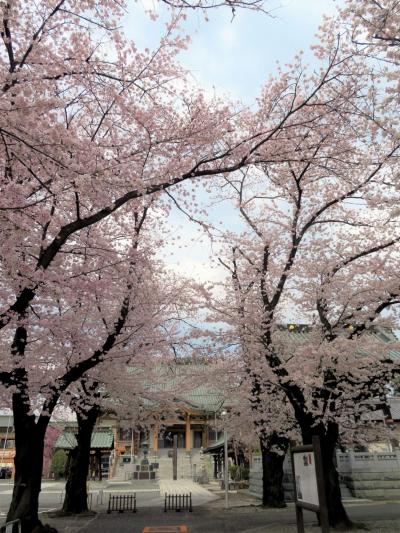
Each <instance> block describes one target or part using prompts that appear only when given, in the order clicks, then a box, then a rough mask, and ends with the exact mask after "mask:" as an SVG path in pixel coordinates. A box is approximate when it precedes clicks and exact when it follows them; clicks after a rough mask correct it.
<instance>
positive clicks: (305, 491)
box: [293, 451, 319, 506]
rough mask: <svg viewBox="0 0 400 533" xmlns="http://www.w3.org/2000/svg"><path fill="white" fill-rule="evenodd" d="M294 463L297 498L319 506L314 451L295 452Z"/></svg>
mask: <svg viewBox="0 0 400 533" xmlns="http://www.w3.org/2000/svg"><path fill="white" fill-rule="evenodd" d="M293 463H294V471H295V486H296V496H297V500H298V501H299V502H303V503H308V504H311V505H315V506H319V500H318V486H317V473H316V471H315V458H314V452H313V451H311V452H293Z"/></svg>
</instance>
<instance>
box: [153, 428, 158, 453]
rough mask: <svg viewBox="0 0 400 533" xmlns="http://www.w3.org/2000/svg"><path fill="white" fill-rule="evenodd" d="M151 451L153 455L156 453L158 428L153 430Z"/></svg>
mask: <svg viewBox="0 0 400 533" xmlns="http://www.w3.org/2000/svg"><path fill="white" fill-rule="evenodd" d="M153 450H154V452H155V453H157V452H158V426H154V428H153Z"/></svg>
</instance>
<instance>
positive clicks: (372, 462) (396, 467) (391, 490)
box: [249, 452, 400, 501]
mask: <svg viewBox="0 0 400 533" xmlns="http://www.w3.org/2000/svg"><path fill="white" fill-rule="evenodd" d="M336 461H337V469H338V472H339V475H340V478H341V489H342V495H343V497H344V498H346V497H347V496H350V495H351V496H353V497H355V498H366V499H370V500H391V499H398V498H400V452H385V453H364V452H348V453H340V452H338V453H337V454H336ZM283 471H284V477H283V486H284V489H285V499H286V501H291V500H293V476H292V467H291V461H290V456H289V455H287V456H286V458H285V462H284V464H283ZM346 488H348V489H349V490H350V494H348V493H347V491H346ZM249 492H250V493H251V494H253V495H254V496H258V497H259V498H261V497H262V463H261V457H257V456H256V457H254V458H253V461H252V468H251V469H250V487H249Z"/></svg>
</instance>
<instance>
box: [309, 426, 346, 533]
mask: <svg viewBox="0 0 400 533" xmlns="http://www.w3.org/2000/svg"><path fill="white" fill-rule="evenodd" d="M318 429H319V431H318ZM313 434H314V435H318V436H319V438H320V442H321V453H322V463H323V469H324V480H325V492H326V500H327V505H328V516H329V525H330V526H331V527H332V528H338V529H343V528H351V526H352V522H351V520H350V519H349V517H348V515H347V512H346V509H345V508H344V506H343V503H342V495H341V493H340V484H339V475H338V472H337V470H336V466H335V455H334V454H335V449H336V446H337V442H338V437H339V428H338V426H337V424H333V423H329V424H328V427H327V428H326V429H325V431H324V430H323V429H321V428H318V427H317V428H315V430H311V431H305V432H303V441H304V444H311V442H312V435H313Z"/></svg>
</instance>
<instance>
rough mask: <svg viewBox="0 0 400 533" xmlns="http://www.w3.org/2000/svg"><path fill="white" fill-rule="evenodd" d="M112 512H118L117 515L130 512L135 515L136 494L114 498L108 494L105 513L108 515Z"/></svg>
mask: <svg viewBox="0 0 400 533" xmlns="http://www.w3.org/2000/svg"><path fill="white" fill-rule="evenodd" d="M112 511H118V512H119V513H123V512H124V511H132V513H136V493H134V494H120V495H116V496H114V495H112V494H110V499H109V500H108V509H107V513H108V514H110V513H111V512H112Z"/></svg>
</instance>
